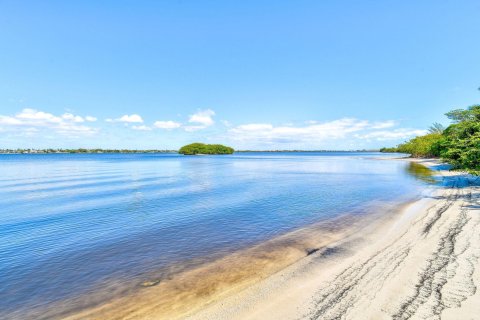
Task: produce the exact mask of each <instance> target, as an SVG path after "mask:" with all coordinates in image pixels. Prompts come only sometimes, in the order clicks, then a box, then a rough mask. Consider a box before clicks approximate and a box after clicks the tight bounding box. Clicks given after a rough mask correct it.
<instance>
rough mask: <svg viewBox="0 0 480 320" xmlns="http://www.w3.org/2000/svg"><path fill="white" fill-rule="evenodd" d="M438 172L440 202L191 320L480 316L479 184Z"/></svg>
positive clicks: (426, 203) (421, 205) (416, 207)
mask: <svg viewBox="0 0 480 320" xmlns="http://www.w3.org/2000/svg"><path fill="white" fill-rule="evenodd" d="M421 162H423V164H425V165H427V166H432V167H435V166H436V165H438V163H436V162H431V161H421ZM438 174H439V175H440V176H441V177H442V179H444V183H445V184H446V185H447V187H446V188H444V189H439V190H438V191H436V193H435V194H434V195H433V196H432V197H427V198H425V199H422V200H420V201H418V202H415V203H412V204H410V205H409V206H408V207H407V208H406V209H405V210H403V212H402V213H401V214H400V215H397V216H396V217H395V218H393V219H390V220H389V221H385V222H382V223H381V224H380V225H377V226H375V227H372V228H371V229H370V230H365V233H364V234H363V235H362V236H359V235H352V236H350V237H347V238H345V239H342V240H341V241H339V242H337V243H335V244H332V245H330V246H329V247H328V248H325V249H323V250H322V251H319V252H317V253H315V254H312V255H310V256H308V257H307V258H305V259H302V260H301V261H300V262H298V263H296V264H294V265H292V266H290V267H289V268H287V269H285V270H282V271H281V272H279V273H277V274H275V275H274V276H272V277H270V278H268V279H266V280H264V281H262V282H260V283H257V284H256V285H255V286H253V287H250V288H249V289H247V290H245V291H243V292H241V293H240V294H237V295H234V296H231V297H229V298H227V299H223V300H221V301H218V302H217V303H214V304H211V305H210V306H208V307H207V308H205V309H203V310H202V311H201V312H198V313H196V314H195V315H193V316H191V317H190V318H189V319H478V315H479V314H480V305H479V303H478V302H479V301H480V291H479V290H478V286H479V285H480V270H479V268H478V259H479V257H480V232H478V230H479V226H480V215H479V213H480V210H479V208H480V206H479V200H480V199H479V196H480V192H479V187H478V184H477V182H478V179H477V178H475V177H472V176H469V175H466V174H462V173H455V172H448V171H438Z"/></svg>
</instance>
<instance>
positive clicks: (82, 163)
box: [0, 152, 423, 319]
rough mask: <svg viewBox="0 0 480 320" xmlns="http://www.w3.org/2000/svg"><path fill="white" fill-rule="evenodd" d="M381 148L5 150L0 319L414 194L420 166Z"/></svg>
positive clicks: (0, 174) (0, 183) (0, 169)
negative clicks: (188, 152) (194, 152)
mask: <svg viewBox="0 0 480 320" xmlns="http://www.w3.org/2000/svg"><path fill="white" fill-rule="evenodd" d="M381 156H383V155H381V154H379V153H313V152H309V153H239V154H234V155H228V156H221V157H218V156H217V157H216V156H202V157H184V156H179V155H176V154H170V155H168V154H133V155H111V154H98V155H66V154H64V155H62V154H58V155H55V154H52V155H0V190H1V192H0V208H1V214H0V279H1V281H2V283H1V285H0V318H1V319H5V318H12V315H13V314H15V315H19V316H17V318H20V319H26V317H24V316H21V315H22V313H21V311H22V310H31V309H33V308H45V307H50V306H51V305H52V304H55V303H58V302H62V301H65V300H69V299H76V298H77V297H78V296H86V295H88V297H89V299H85V300H82V299H77V300H76V301H77V302H78V303H76V304H75V307H77V308H82V307H83V306H86V305H88V304H92V303H97V302H99V301H97V300H95V298H94V297H95V296H96V294H95V293H96V292H98V291H99V290H103V291H108V294H107V295H99V296H109V297H112V296H115V295H123V294H125V293H126V292H129V291H130V290H134V289H136V288H138V287H141V286H142V283H143V284H144V286H145V287H148V285H151V286H153V285H154V284H156V285H160V284H158V281H159V279H160V280H163V279H164V278H165V277H167V278H168V277H170V276H171V275H172V274H176V273H178V272H179V271H184V270H186V269H187V270H190V269H193V268H197V267H199V266H201V265H204V264H205V263H206V262H210V261H213V260H216V259H223V258H225V257H226V255H228V254H230V253H231V252H235V251H238V250H240V249H246V248H251V247H253V246H255V245H258V244H260V243H264V242H265V241H268V240H270V239H273V238H276V237H279V236H282V235H284V234H286V233H287V232H291V231H293V230H298V229H299V228H302V227H305V226H308V225H311V224H313V223H317V222H320V221H325V220H327V219H332V218H336V217H339V216H341V215H344V214H345V213H349V214H353V215H357V216H359V215H362V214H365V212H366V211H367V210H366V209H365V208H366V206H367V205H371V204H372V203H379V204H382V203H385V202H395V201H401V200H409V199H411V198H412V197H414V196H416V195H417V194H418V193H419V192H420V189H421V188H420V186H421V185H422V184H423V182H420V181H419V180H415V179H411V177H410V175H411V172H416V171H418V169H415V170H413V169H407V170H405V167H406V166H407V165H408V164H407V163H406V162H403V161H378V160H375V158H378V157H381ZM412 165H413V168H418V167H419V166H418V165H417V166H415V164H412ZM412 165H408V166H412ZM409 168H410V167H409ZM302 254H304V253H303V251H302ZM260 261H263V260H260ZM159 270H160V271H159ZM162 270H172V271H171V272H162ZM159 272H160V273H159ZM152 274H153V275H155V276H154V277H152V276H151V275H152ZM157 275H158V277H157ZM149 281H150V282H151V283H149ZM152 281H153V282H152ZM19 312H20V313H19ZM32 318H34V317H32Z"/></svg>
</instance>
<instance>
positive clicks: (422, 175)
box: [405, 161, 438, 184]
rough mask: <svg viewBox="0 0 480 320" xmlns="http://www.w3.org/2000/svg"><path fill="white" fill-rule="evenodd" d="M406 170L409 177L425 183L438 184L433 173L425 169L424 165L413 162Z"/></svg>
mask: <svg viewBox="0 0 480 320" xmlns="http://www.w3.org/2000/svg"><path fill="white" fill-rule="evenodd" d="M405 169H406V172H407V173H408V174H409V175H411V176H413V177H414V178H416V179H419V180H421V181H423V182H426V183H431V184H436V183H437V182H438V181H437V180H436V179H435V177H434V173H433V171H432V170H430V169H429V168H427V167H425V166H424V165H423V164H420V163H417V162H412V161H411V162H409V164H408V165H407V167H406V168H405Z"/></svg>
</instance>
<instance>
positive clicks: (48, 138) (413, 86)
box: [0, 0, 480, 150]
mask: <svg viewBox="0 0 480 320" xmlns="http://www.w3.org/2000/svg"><path fill="white" fill-rule="evenodd" d="M479 16H480V2H479V1H478V0H476V1H458V0H457V1H448V0H447V1H428V0H425V1H409V0H406V1H389V0H386V1H368V0H365V1H343V0H335V1H334V0H323V1H317V0H315V1H305V0H295V1H279V0H276V1H265V0H256V1H250V0H243V1H228V0H224V1H220V0H218V1H202V0H177V1H174V0H171V1H141V0H136V1H121V0H117V1H87V0H85V1H48V0H47V1H3V0H0V148H79V147H84V148H130V149H178V148H179V147H181V146H182V145H184V144H187V143H191V142H205V143H223V144H227V145H230V146H232V147H234V148H236V149H254V150H273V149H304V150H319V149H322V150H356V149H375V148H379V147H382V146H394V145H396V144H398V143H401V142H403V141H405V140H407V139H409V138H411V137H414V136H416V135H420V134H424V133H425V132H426V129H428V127H429V126H430V125H431V124H432V123H433V122H440V123H442V124H444V125H448V120H447V119H446V118H445V116H444V113H445V112H447V111H449V110H451V109H455V108H465V107H468V106H469V105H472V104H475V103H479V100H480V99H479V98H480V91H479V90H478V87H479V86H480V78H479V75H480V59H479V58H480V41H479V37H480V24H479V23H478V17H479Z"/></svg>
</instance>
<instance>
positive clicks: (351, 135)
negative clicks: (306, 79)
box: [228, 118, 426, 149]
mask: <svg viewBox="0 0 480 320" xmlns="http://www.w3.org/2000/svg"><path fill="white" fill-rule="evenodd" d="M395 124H396V123H395V121H391V120H389V121H383V122H373V123H371V122H369V121H367V120H359V119H354V118H343V119H338V120H334V121H329V122H323V123H319V122H309V124H307V125H303V126H293V125H282V126H274V125H272V124H269V123H250V124H243V125H239V126H236V127H234V128H231V129H230V130H229V131H228V133H229V136H230V138H231V139H232V140H234V141H237V142H238V143H239V144H241V145H243V146H253V145H255V146H262V145H288V146H293V147H295V146H299V147H304V146H312V147H315V148H318V147H320V148H321V147H322V146H323V145H328V146H329V148H333V149H339V148H343V147H342V146H341V144H346V143H347V142H348V143H352V142H353V143H356V142H361V140H369V139H374V140H377V141H383V140H398V139H405V138H408V137H413V136H416V135H421V134H425V133H426V131H425V130H417V129H407V128H396V129H392V130H385V129H386V128H391V127H392V126H395ZM380 129H381V130H380Z"/></svg>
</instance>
